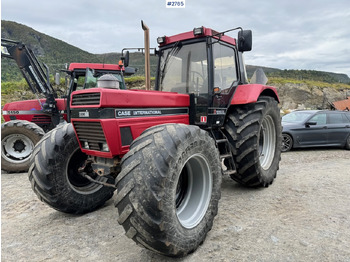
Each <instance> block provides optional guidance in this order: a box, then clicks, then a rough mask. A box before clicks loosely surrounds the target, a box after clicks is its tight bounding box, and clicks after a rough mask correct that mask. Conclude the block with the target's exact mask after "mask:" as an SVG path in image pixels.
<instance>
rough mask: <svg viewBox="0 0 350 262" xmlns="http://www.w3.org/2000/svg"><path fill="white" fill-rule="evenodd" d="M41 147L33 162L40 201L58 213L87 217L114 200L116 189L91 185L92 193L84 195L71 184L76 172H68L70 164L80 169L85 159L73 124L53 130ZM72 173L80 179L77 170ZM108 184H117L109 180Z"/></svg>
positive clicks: (35, 183) (33, 175) (36, 190)
mask: <svg viewBox="0 0 350 262" xmlns="http://www.w3.org/2000/svg"><path fill="white" fill-rule="evenodd" d="M37 147H40V150H37V152H36V154H35V155H34V156H33V157H32V159H31V161H32V163H33V165H32V166H31V168H30V170H29V179H30V180H31V181H32V180H33V181H32V188H33V190H34V192H36V193H37V194H38V196H39V198H40V199H41V200H43V201H44V202H46V203H47V204H48V205H50V206H51V207H53V208H54V209H57V210H59V211H62V212H66V213H75V214H80V213H86V212H90V211H93V210H95V209H96V208H98V207H100V206H101V205H103V204H104V203H105V202H106V201H107V200H108V199H110V198H111V197H112V196H113V191H114V188H111V187H104V186H102V185H96V184H94V183H92V182H90V184H91V191H89V190H86V191H85V192H83V191H81V190H79V188H78V189H76V188H74V187H73V186H72V183H71V182H70V181H69V178H68V172H69V171H72V170H68V167H69V165H70V163H72V164H76V165H79V164H80V161H82V158H85V154H83V153H82V152H81V150H80V147H79V143H78V141H77V138H76V136H75V133H74V129H73V126H72V125H71V124H65V125H62V126H58V127H56V128H55V129H53V130H51V131H50V132H49V133H47V134H46V135H45V136H44V138H43V140H42V141H41V142H40V143H39V144H38V145H37ZM43 148H44V150H43ZM34 151H36V150H34ZM77 156H82V158H80V157H79V158H77ZM72 157H74V158H72ZM72 172H74V173H75V174H74V175H76V176H80V175H79V174H78V173H77V170H75V169H74V170H73V171H72ZM106 182H109V183H113V182H114V181H113V179H112V178H109V179H108V180H107V181H106ZM42 185H43V186H42ZM47 188H49V190H48V189H47Z"/></svg>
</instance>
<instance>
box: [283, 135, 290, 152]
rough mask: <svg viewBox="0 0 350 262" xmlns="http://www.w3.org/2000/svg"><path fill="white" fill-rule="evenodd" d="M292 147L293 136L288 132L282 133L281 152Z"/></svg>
mask: <svg viewBox="0 0 350 262" xmlns="http://www.w3.org/2000/svg"><path fill="white" fill-rule="evenodd" d="M292 147H293V138H292V137H291V136H290V135H288V134H282V149H281V151H282V152H288V151H290V150H291V149H292Z"/></svg>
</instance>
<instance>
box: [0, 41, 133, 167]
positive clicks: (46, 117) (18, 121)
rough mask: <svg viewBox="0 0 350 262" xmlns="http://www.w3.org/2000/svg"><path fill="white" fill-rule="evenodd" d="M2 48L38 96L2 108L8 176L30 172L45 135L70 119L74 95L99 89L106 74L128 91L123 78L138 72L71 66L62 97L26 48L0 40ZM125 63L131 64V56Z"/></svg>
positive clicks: (116, 66) (4, 163)
mask: <svg viewBox="0 0 350 262" xmlns="http://www.w3.org/2000/svg"><path fill="white" fill-rule="evenodd" d="M1 47H2V53H1V56H2V57H6V58H9V59H13V60H14V61H15V62H16V64H17V66H18V68H19V69H20V71H21V73H22V75H23V77H24V78H25V80H26V82H27V84H28V86H29V87H30V89H31V91H32V92H33V93H34V94H35V95H36V96H37V99H34V100H23V101H16V102H11V103H7V104H5V105H4V107H3V108H2V115H3V117H4V120H5V123H3V124H2V125H1V169H2V170H5V171H7V172H21V171H23V172H26V171H28V169H29V163H30V161H29V159H30V156H31V154H32V151H33V149H34V146H35V144H36V143H37V142H38V141H39V140H40V139H41V137H42V136H43V135H44V134H45V133H46V132H48V131H49V130H52V129H53V128H55V127H56V126H57V125H58V124H59V123H60V122H65V121H67V119H69V113H70V110H69V107H68V109H67V104H68V105H69V99H70V94H71V93H72V92H73V91H75V90H81V89H87V88H91V87H96V86H97V79H98V78H100V77H101V76H103V75H107V74H112V75H113V76H114V77H116V78H117V80H118V85H119V88H120V89H126V85H125V81H124V75H132V74H134V73H135V69H134V68H130V67H126V66H127V65H126V66H124V65H119V64H98V63H71V64H70V65H69V67H68V68H67V70H64V71H65V72H66V73H67V79H68V81H67V82H68V83H67V84H68V85H69V86H68V87H67V92H66V93H64V94H63V95H62V96H61V97H59V96H58V94H57V92H56V90H55V89H54V88H53V86H52V85H51V83H50V80H49V69H48V67H47V66H46V65H45V64H43V65H44V67H45V68H46V70H45V69H44V67H43V66H42V65H41V64H42V63H40V61H39V60H38V59H37V57H36V56H35V54H34V53H33V51H32V50H31V49H30V48H29V47H28V46H27V45H25V44H23V43H21V42H18V41H13V40H9V39H1ZM123 60H124V62H126V63H128V60H129V54H128V53H126V55H125V57H123ZM126 63H124V64H126ZM39 95H40V96H41V97H39ZM43 97H44V98H43ZM67 114H68V115H67Z"/></svg>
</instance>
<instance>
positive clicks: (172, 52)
mask: <svg viewBox="0 0 350 262" xmlns="http://www.w3.org/2000/svg"><path fill="white" fill-rule="evenodd" d="M181 46H182V45H181V44H180V42H179V41H178V42H176V43H175V44H174V46H173V47H172V48H171V50H170V51H169V52H168V54H167V56H166V58H165V59H164V62H163V64H162V65H160V75H159V78H160V86H161V87H162V86H163V80H164V75H165V69H166V68H167V64H168V62H169V60H170V57H173V56H175V55H177V53H178V52H179V50H180V48H181ZM162 89H163V88H162Z"/></svg>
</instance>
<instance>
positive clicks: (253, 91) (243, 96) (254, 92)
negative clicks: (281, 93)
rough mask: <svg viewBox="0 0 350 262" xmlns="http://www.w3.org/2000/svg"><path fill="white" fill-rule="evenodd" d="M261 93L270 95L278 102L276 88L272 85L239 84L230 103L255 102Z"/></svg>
mask: <svg viewBox="0 0 350 262" xmlns="http://www.w3.org/2000/svg"><path fill="white" fill-rule="evenodd" d="M261 95H264V96H271V97H273V98H275V99H276V101H277V102H279V101H280V100H279V98H278V94H277V89H276V88H275V87H273V86H265V85H259V84H248V85H239V86H237V88H236V91H235V93H234V95H233V98H232V100H231V105H242V104H249V103H255V102H256V101H258V99H259V97H260V96H261Z"/></svg>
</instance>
